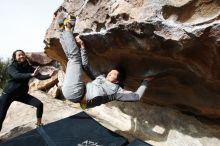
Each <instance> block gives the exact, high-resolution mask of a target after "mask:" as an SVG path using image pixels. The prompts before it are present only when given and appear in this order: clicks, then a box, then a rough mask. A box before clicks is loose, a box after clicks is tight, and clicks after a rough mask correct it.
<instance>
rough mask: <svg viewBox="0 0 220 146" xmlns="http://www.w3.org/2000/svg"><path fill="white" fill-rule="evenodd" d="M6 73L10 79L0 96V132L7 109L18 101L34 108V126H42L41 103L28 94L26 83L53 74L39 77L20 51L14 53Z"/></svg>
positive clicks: (36, 70) (37, 72)
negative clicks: (35, 110)
mask: <svg viewBox="0 0 220 146" xmlns="http://www.w3.org/2000/svg"><path fill="white" fill-rule="evenodd" d="M7 72H8V74H9V78H10V79H9V81H8V82H7V85H6V87H5V88H4V90H3V92H2V95H1V96H0V131H1V129H2V123H3V121H4V119H5V116H6V114H7V111H8V108H9V106H10V105H11V103H12V102H13V101H19V102H22V103H25V104H28V105H32V106H34V107H36V108H37V112H36V115H37V122H36V125H38V126H40V125H42V122H41V119H42V114H43V103H42V102H41V101H40V100H39V99H37V98H35V97H33V96H31V95H30V94H28V90H29V86H28V82H29V80H30V79H31V78H32V77H36V78H38V79H40V80H45V79H49V78H50V77H51V76H52V75H53V73H54V72H51V73H50V74H48V75H41V74H40V73H39V67H37V68H33V67H32V66H31V65H30V64H29V63H28V61H27V59H26V55H25V53H24V51H22V50H16V51H14V53H13V55H12V63H11V64H10V65H9V67H8V69H7Z"/></svg>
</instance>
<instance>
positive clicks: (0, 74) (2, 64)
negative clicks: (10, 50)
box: [0, 58, 10, 92]
mask: <svg viewBox="0 0 220 146" xmlns="http://www.w3.org/2000/svg"><path fill="white" fill-rule="evenodd" d="M9 63H10V61H9V59H8V60H6V61H4V60H2V59H1V58H0V92H1V89H3V88H4V86H5V84H6V82H7V81H8V75H7V71H6V70H7V67H8V65H9Z"/></svg>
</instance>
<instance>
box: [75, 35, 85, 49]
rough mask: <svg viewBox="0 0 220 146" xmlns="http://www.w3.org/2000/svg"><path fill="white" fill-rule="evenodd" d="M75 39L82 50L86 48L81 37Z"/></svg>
mask: <svg viewBox="0 0 220 146" xmlns="http://www.w3.org/2000/svg"><path fill="white" fill-rule="evenodd" d="M75 39H76V42H77V43H78V44H79V45H80V48H85V44H84V42H83V41H82V40H81V39H80V36H79V35H78V36H76V37H75Z"/></svg>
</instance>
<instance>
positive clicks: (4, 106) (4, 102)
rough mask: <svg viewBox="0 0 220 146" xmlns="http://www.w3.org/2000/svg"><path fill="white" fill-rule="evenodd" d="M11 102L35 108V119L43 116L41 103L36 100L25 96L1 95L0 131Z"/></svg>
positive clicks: (27, 95)
mask: <svg viewBox="0 0 220 146" xmlns="http://www.w3.org/2000/svg"><path fill="white" fill-rule="evenodd" d="M13 101H19V102H22V103H25V104H28V105H32V106H34V107H36V108H37V118H41V117H42V114H43V103H42V102H41V101H40V100H38V99H37V98H35V97H33V96H31V95H29V94H26V95H24V96H14V97H11V96H10V95H8V94H4V93H2V96H0V131H1V129H2V123H3V121H4V120H5V116H6V114H7V111H8V108H9V106H10V105H11V103H12V102H13Z"/></svg>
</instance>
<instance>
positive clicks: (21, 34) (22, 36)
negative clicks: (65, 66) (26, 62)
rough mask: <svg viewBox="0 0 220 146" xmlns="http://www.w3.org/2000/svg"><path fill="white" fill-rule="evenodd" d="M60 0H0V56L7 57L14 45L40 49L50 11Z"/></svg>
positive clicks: (55, 7)
mask: <svg viewBox="0 0 220 146" xmlns="http://www.w3.org/2000/svg"><path fill="white" fill-rule="evenodd" d="M63 1H64V0H1V1H0V19H1V20H0V58H3V59H6V58H10V57H11V54H12V52H13V51H14V50H16V49H22V50H24V51H26V52H42V51H43V48H44V46H45V45H44V43H43V39H44V36H45V33H46V30H47V29H48V27H49V26H50V24H51V22H52V19H53V12H55V10H56V9H57V8H58V7H59V6H60V5H61V4H62V3H63Z"/></svg>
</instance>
